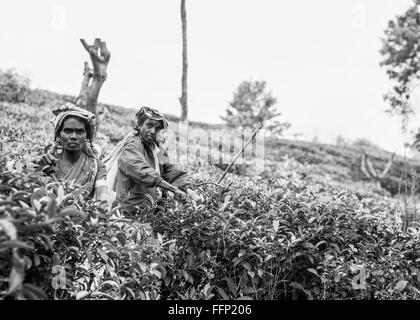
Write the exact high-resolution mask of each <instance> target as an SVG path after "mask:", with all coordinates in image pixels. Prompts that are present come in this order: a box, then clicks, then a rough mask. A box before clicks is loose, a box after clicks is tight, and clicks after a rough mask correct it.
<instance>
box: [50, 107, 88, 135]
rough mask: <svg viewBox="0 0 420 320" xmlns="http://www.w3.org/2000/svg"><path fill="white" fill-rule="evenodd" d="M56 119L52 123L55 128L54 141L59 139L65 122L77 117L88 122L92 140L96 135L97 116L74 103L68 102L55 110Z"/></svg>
mask: <svg viewBox="0 0 420 320" xmlns="http://www.w3.org/2000/svg"><path fill="white" fill-rule="evenodd" d="M53 114H54V115H55V117H54V118H53V119H52V120H51V123H52V124H53V126H54V140H55V139H56V138H57V136H58V134H59V132H58V130H59V129H60V127H61V126H62V124H63V122H64V120H65V119H66V118H67V117H69V116H75V117H78V118H81V119H82V120H84V121H86V122H87V124H88V131H89V136H90V138H91V139H92V138H93V136H94V135H95V129H96V118H95V115H94V114H93V113H92V112H90V111H88V110H85V109H82V108H79V107H77V106H75V105H74V104H73V103H70V102H67V103H65V104H63V105H62V106H60V107H58V108H56V109H54V110H53Z"/></svg>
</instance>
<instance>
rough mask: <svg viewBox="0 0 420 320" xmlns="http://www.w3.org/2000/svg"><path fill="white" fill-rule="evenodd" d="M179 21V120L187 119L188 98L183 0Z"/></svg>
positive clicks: (185, 17) (185, 23)
mask: <svg viewBox="0 0 420 320" xmlns="http://www.w3.org/2000/svg"><path fill="white" fill-rule="evenodd" d="M181 22H182V80H181V83H182V95H181V97H180V98H179V102H180V103H181V108H182V114H181V120H187V119H188V99H187V72H188V56H187V13H186V10H185V0H181Z"/></svg>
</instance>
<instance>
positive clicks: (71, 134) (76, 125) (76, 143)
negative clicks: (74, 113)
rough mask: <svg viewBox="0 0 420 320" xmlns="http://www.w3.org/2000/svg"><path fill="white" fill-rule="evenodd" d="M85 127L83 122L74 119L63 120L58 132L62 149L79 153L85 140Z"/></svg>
mask: <svg viewBox="0 0 420 320" xmlns="http://www.w3.org/2000/svg"><path fill="white" fill-rule="evenodd" d="M86 136H87V133H86V127H85V124H84V122H83V121H80V120H78V119H75V118H68V119H66V120H64V124H63V129H62V130H61V132H60V138H61V144H62V146H63V149H64V150H66V151H70V152H77V151H81V150H82V147H83V145H84V143H85V140H86Z"/></svg>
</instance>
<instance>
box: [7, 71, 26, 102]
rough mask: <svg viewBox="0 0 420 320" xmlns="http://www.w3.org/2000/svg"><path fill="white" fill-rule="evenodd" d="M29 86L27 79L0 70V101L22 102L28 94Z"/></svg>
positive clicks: (14, 73)
mask: <svg viewBox="0 0 420 320" xmlns="http://www.w3.org/2000/svg"><path fill="white" fill-rule="evenodd" d="M29 84H30V80H29V78H27V77H25V76H22V75H19V74H18V73H17V72H16V71H14V70H7V71H1V70H0V101H5V102H13V103H19V102H24V101H25V98H26V96H27V95H28V94H29V92H30V88H29Z"/></svg>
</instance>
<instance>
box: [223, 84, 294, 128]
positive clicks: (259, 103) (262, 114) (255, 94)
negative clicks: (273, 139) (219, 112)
mask: <svg viewBox="0 0 420 320" xmlns="http://www.w3.org/2000/svg"><path fill="white" fill-rule="evenodd" d="M276 102H277V100H276V98H275V97H273V96H272V95H271V92H267V90H266V82H265V81H243V82H242V83H241V84H240V85H239V87H238V88H237V90H236V92H234V93H233V100H232V102H230V107H229V108H228V109H227V110H226V116H225V117H221V118H222V119H223V120H224V121H226V123H227V124H228V125H229V126H231V127H245V128H254V129H255V128H257V127H258V126H259V125H265V124H268V126H267V128H266V129H268V130H269V131H270V132H272V133H273V134H275V135H281V133H282V132H283V131H284V130H285V129H287V128H288V127H289V126H290V124H289V123H287V122H279V121H274V122H273V121H271V122H270V120H272V119H273V118H275V117H278V116H279V115H280V114H281V113H279V112H277V110H276V109H275V108H274V105H275V104H276Z"/></svg>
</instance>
